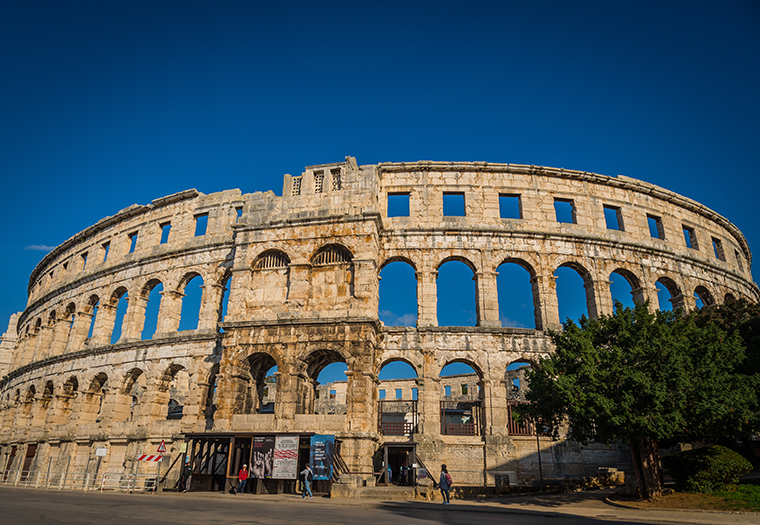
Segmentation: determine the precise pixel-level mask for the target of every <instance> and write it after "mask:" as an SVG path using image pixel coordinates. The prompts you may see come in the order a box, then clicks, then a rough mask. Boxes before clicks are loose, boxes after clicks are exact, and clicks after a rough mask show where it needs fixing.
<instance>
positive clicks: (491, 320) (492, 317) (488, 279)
mask: <svg viewBox="0 0 760 525" xmlns="http://www.w3.org/2000/svg"><path fill="white" fill-rule="evenodd" d="M497 275H499V274H498V272H487V271H482V272H477V273H476V274H475V275H474V276H473V279H474V280H475V290H476V299H477V306H478V326H486V327H489V328H500V327H501V321H500V320H499V296H498V291H497V285H496V276H497ZM505 299H506V298H505Z"/></svg>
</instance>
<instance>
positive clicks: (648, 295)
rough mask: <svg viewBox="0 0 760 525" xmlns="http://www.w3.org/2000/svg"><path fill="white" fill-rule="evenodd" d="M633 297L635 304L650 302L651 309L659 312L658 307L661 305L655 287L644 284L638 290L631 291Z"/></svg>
mask: <svg viewBox="0 0 760 525" xmlns="http://www.w3.org/2000/svg"><path fill="white" fill-rule="evenodd" d="M631 295H632V296H633V302H634V304H639V303H644V302H646V301H649V307H650V308H651V309H654V310H657V307H658V306H659V304H660V301H659V299H658V297H657V287H655V286H648V285H646V284H642V285H641V286H639V287H638V288H635V289H633V290H631Z"/></svg>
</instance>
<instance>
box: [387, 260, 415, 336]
mask: <svg viewBox="0 0 760 525" xmlns="http://www.w3.org/2000/svg"><path fill="white" fill-rule="evenodd" d="M378 317H379V318H380V320H381V321H382V322H383V323H384V324H385V325H386V326H416V324H417V278H416V277H415V274H414V268H413V267H412V265H410V264H409V263H407V262H405V261H395V262H391V263H389V264H386V265H385V266H383V269H382V270H380V300H379V302H378Z"/></svg>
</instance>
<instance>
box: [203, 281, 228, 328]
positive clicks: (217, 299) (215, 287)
mask: <svg viewBox="0 0 760 525" xmlns="http://www.w3.org/2000/svg"><path fill="white" fill-rule="evenodd" d="M201 288H203V296H202V298H201V310H200V318H199V319H198V330H211V331H216V328H217V323H218V321H219V309H220V308H221V306H222V294H223V293H224V286H222V285H221V284H220V283H211V284H206V285H203V286H202V287H201Z"/></svg>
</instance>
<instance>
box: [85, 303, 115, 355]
mask: <svg viewBox="0 0 760 525" xmlns="http://www.w3.org/2000/svg"><path fill="white" fill-rule="evenodd" d="M117 308H118V306H115V305H112V304H101V305H100V306H99V307H98V315H96V316H95V328H94V329H93V330H92V338H91V339H90V346H91V347H98V346H104V345H107V344H110V343H111V334H112V333H113V328H114V324H115V323H116V310H117Z"/></svg>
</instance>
